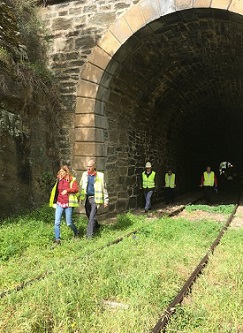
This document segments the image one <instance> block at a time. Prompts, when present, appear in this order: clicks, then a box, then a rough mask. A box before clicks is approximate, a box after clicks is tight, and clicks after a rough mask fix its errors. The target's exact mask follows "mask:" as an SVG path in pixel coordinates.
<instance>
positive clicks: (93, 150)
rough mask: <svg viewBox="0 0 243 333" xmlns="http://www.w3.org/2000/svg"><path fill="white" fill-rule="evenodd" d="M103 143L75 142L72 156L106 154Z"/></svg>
mask: <svg viewBox="0 0 243 333" xmlns="http://www.w3.org/2000/svg"><path fill="white" fill-rule="evenodd" d="M105 153H106V151H105V145H104V144H103V143H97V142H75V144H74V156H89V158H90V157H92V156H102V157H104V156H106V154H105Z"/></svg>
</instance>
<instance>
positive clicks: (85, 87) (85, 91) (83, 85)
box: [77, 80, 99, 98]
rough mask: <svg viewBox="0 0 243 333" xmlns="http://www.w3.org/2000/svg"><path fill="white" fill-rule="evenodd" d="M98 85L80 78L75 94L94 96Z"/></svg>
mask: <svg viewBox="0 0 243 333" xmlns="http://www.w3.org/2000/svg"><path fill="white" fill-rule="evenodd" d="M98 88H99V86H98V85H97V84H95V83H93V82H90V81H86V80H80V81H79V85H78V88H77V96H81V97H89V98H95V97H96V94H97V91H98Z"/></svg>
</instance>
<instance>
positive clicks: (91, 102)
mask: <svg viewBox="0 0 243 333" xmlns="http://www.w3.org/2000/svg"><path fill="white" fill-rule="evenodd" d="M95 103H96V100H95V99H90V98H85V97H77V104H76V113H93V112H94V110H95Z"/></svg>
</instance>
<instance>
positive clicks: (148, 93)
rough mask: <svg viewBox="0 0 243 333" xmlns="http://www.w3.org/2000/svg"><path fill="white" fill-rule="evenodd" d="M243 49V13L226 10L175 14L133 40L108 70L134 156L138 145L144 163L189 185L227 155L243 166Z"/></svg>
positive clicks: (111, 106)
mask: <svg viewBox="0 0 243 333" xmlns="http://www.w3.org/2000/svg"><path fill="white" fill-rule="evenodd" d="M242 51H243V17H242V16H241V15H239V14H235V13H230V12H229V11H226V10H216V9H200V8H198V9H190V10H185V11H181V12H176V13H173V14H169V15H166V16H164V17H161V18H160V19H158V20H156V21H153V22H151V23H149V24H147V25H146V26H145V27H144V28H142V29H140V30H139V31H138V32H137V33H135V34H134V35H133V36H132V37H131V38H129V39H128V40H127V41H126V43H125V44H124V45H123V46H122V47H121V48H120V50H119V51H118V52H117V53H116V54H115V55H114V58H113V61H112V62H111V64H110V65H109V67H108V68H107V73H109V75H110V77H109V89H110V94H109V99H108V103H107V115H108V117H109V118H110V119H111V118H112V113H113V114H114V112H115V113H116V115H118V114H119V115H120V117H121V119H120V123H121V124H123V125H121V126H123V127H125V130H126V131H128V132H129V134H128V136H127V137H128V139H127V144H128V146H130V149H128V156H131V155H132V151H135V150H138V151H139V154H138V155H139V158H140V159H141V160H140V162H139V163H140V165H141V164H142V163H144V162H143V161H144V160H146V158H147V159H152V160H153V163H154V164H155V165H158V166H159V167H160V168H161V169H164V170H165V169H166V167H168V166H169V165H170V166H172V167H173V168H174V169H175V171H176V172H177V173H178V174H179V175H181V178H183V182H184V185H185V183H187V185H188V186H195V185H198V184H199V181H200V175H201V173H202V172H203V171H204V170H205V167H206V165H211V167H212V169H214V170H215V171H218V166H219V163H220V162H221V161H223V160H229V161H231V162H232V163H234V165H236V166H237V167H238V170H239V172H240V170H241V169H242V168H243V147H242V144H241V142H242V141H243V85H242V81H243V57H242ZM105 79H106V80H107V77H106V78H105ZM112 100H114V101H115V102H114V101H112ZM114 105H115V111H114ZM126 121H127V122H126ZM124 124H127V125H124ZM132 124H133V125H132ZM131 126H133V128H136V130H135V131H132V129H130V130H129V128H130V127H131ZM125 130H124V134H125ZM137 132H139V134H138V133H137ZM145 133H146V134H145ZM134 140H135V141H136V140H137V141H136V142H137V144H134ZM139 140H140V141H142V143H143V147H144V145H145V143H148V147H147V148H141V147H140V146H139ZM133 144H134V145H135V146H134V147H133V150H132V148H131V147H132V145H133ZM145 146H146V145H145ZM154 146H156V147H157V148H156V149H157V151H156V149H155V148H154ZM146 149H147V150H146ZM134 158H135V157H134ZM131 159H132V158H131Z"/></svg>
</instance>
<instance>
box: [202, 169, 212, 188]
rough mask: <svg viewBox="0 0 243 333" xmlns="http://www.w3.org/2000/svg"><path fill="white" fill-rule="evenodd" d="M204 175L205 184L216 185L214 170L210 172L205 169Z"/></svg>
mask: <svg viewBox="0 0 243 333" xmlns="http://www.w3.org/2000/svg"><path fill="white" fill-rule="evenodd" d="M203 176H204V182H203V185H204V186H213V185H214V172H213V171H211V172H210V173H208V172H207V171H205V172H204V173H203Z"/></svg>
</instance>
